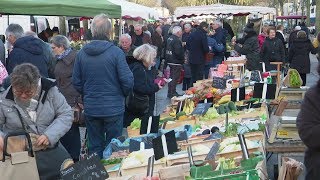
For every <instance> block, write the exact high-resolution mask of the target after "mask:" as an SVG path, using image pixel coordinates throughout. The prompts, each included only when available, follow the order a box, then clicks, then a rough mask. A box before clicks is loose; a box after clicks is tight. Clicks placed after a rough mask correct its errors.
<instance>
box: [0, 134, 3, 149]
mask: <svg viewBox="0 0 320 180" xmlns="http://www.w3.org/2000/svg"><path fill="white" fill-rule="evenodd" d="M0 150H1V151H3V137H1V136H0Z"/></svg>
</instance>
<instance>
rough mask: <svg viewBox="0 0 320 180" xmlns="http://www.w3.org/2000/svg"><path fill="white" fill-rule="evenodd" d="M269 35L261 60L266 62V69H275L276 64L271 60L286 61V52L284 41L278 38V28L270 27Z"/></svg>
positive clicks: (262, 50) (263, 46)
mask: <svg viewBox="0 0 320 180" xmlns="http://www.w3.org/2000/svg"><path fill="white" fill-rule="evenodd" d="M267 32H268V37H267V38H266V40H265V41H264V43H263V45H262V48H261V53H260V55H261V60H262V61H263V62H264V63H265V66H266V70H267V71H270V70H274V69H276V67H275V66H271V65H270V62H284V61H285V53H284V47H283V43H282V42H281V40H280V39H278V38H276V30H275V28H274V27H270V28H269V29H268V31H267Z"/></svg>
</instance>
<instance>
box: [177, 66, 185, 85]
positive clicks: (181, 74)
mask: <svg viewBox="0 0 320 180" xmlns="http://www.w3.org/2000/svg"><path fill="white" fill-rule="evenodd" d="M183 78H184V70H183V69H181V71H180V77H179V79H178V82H177V83H178V84H181V83H182V82H183Z"/></svg>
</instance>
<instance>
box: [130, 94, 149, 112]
mask: <svg viewBox="0 0 320 180" xmlns="http://www.w3.org/2000/svg"><path fill="white" fill-rule="evenodd" d="M126 108H127V109H128V110H129V111H130V112H131V113H134V114H138V115H142V114H146V113H148V111H149V96H148V95H140V94H137V93H135V92H134V91H131V92H130V94H129V96H127V98H126Z"/></svg>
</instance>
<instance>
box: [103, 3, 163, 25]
mask: <svg viewBox="0 0 320 180" xmlns="http://www.w3.org/2000/svg"><path fill="white" fill-rule="evenodd" d="M109 1H110V2H112V3H113V4H116V5H119V6H121V16H122V19H128V20H134V21H139V20H142V19H143V20H148V19H159V14H158V12H157V11H156V10H155V9H153V8H150V7H147V6H143V5H140V4H136V3H133V2H128V1H125V0H109Z"/></svg>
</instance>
